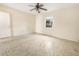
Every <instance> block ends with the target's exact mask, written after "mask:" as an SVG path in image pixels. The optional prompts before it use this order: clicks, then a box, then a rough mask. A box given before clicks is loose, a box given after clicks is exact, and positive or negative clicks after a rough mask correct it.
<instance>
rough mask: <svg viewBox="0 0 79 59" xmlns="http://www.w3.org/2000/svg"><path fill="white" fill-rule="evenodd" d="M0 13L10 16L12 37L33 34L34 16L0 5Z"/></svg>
mask: <svg viewBox="0 0 79 59" xmlns="http://www.w3.org/2000/svg"><path fill="white" fill-rule="evenodd" d="M0 11H2V12H7V13H9V14H10V21H11V23H10V25H11V27H10V28H11V32H12V35H13V36H18V35H24V34H28V33H32V32H35V16H34V15H32V14H30V13H25V12H21V11H19V10H16V9H13V8H10V7H7V6H4V5H0Z"/></svg>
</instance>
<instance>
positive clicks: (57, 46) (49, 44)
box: [0, 34, 79, 56]
mask: <svg viewBox="0 0 79 59" xmlns="http://www.w3.org/2000/svg"><path fill="white" fill-rule="evenodd" d="M0 55H1V56H79V43H78V42H73V41H68V40H64V39H63V40H62V39H56V38H53V37H49V36H44V35H39V34H31V35H28V36H27V35H24V36H18V37H14V38H5V39H0Z"/></svg>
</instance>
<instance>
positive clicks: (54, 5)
mask: <svg viewBox="0 0 79 59" xmlns="http://www.w3.org/2000/svg"><path fill="white" fill-rule="evenodd" d="M35 4H36V3H5V4H3V5H6V6H8V7H11V8H15V9H17V10H20V11H23V12H28V13H32V14H36V13H37V12H36V11H35V10H34V11H30V9H32V8H33V7H30V6H29V5H35ZM42 4H44V7H45V8H46V9H48V11H41V13H46V12H49V11H54V10H57V9H60V8H66V7H70V6H74V5H79V4H78V3H42Z"/></svg>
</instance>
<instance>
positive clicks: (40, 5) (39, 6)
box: [29, 3, 47, 13]
mask: <svg viewBox="0 0 79 59" xmlns="http://www.w3.org/2000/svg"><path fill="white" fill-rule="evenodd" d="M29 6H31V7H34V8H33V9H31V10H30V11H33V10H36V11H37V12H38V13H40V10H44V11H47V9H46V8H43V6H44V5H43V4H40V3H37V4H36V5H35V6H33V5H29Z"/></svg>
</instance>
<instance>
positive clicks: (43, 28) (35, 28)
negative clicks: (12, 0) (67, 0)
mask: <svg viewBox="0 0 79 59" xmlns="http://www.w3.org/2000/svg"><path fill="white" fill-rule="evenodd" d="M0 56H79V4H78V3H0Z"/></svg>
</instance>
